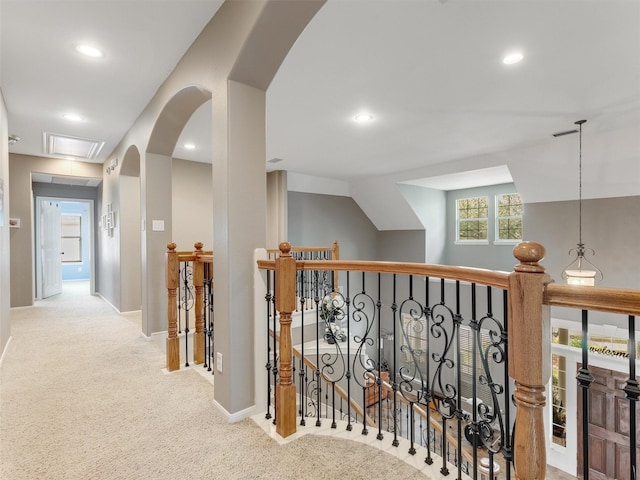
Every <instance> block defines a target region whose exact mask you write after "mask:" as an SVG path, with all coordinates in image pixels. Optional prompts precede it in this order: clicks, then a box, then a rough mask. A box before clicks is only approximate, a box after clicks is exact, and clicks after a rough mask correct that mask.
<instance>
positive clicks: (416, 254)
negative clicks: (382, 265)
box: [287, 192, 425, 263]
mask: <svg viewBox="0 0 640 480" xmlns="http://www.w3.org/2000/svg"><path fill="white" fill-rule="evenodd" d="M287 201H288V203H289V218H288V222H289V238H288V241H289V242H290V243H291V244H292V245H293V246H306V247H308V246H329V245H331V244H332V243H333V242H334V241H335V240H337V241H338V244H339V245H340V258H341V259H344V260H379V261H395V262H420V263H424V261H425V231H424V230H389V231H382V232H380V231H378V229H376V227H375V226H374V225H373V223H372V222H371V221H370V220H369V219H368V218H367V216H366V215H365V213H364V212H363V211H362V210H361V209H360V207H359V206H358V205H357V204H356V202H355V201H354V200H353V199H352V198H351V197H343V196H338V195H321V194H316V193H301V192H289V194H288V200H287Z"/></svg>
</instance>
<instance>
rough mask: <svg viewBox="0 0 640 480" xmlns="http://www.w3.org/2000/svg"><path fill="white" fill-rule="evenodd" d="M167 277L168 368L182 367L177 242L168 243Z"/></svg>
mask: <svg viewBox="0 0 640 480" xmlns="http://www.w3.org/2000/svg"><path fill="white" fill-rule="evenodd" d="M167 249H168V252H167V253H166V264H165V267H166V268H165V279H166V283H167V319H168V320H167V348H166V350H167V370H169V371H170V372H172V371H173V370H179V369H180V340H179V339H178V302H177V299H176V298H177V297H176V294H177V290H178V283H179V277H178V266H179V263H180V260H179V258H178V252H176V244H175V243H167Z"/></svg>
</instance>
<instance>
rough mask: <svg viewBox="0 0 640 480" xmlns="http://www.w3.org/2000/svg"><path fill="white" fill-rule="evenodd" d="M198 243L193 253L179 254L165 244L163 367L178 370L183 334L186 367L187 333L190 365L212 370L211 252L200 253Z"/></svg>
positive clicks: (199, 243)
mask: <svg viewBox="0 0 640 480" xmlns="http://www.w3.org/2000/svg"><path fill="white" fill-rule="evenodd" d="M202 247H203V244H202V243H201V242H197V243H195V245H194V248H195V250H194V251H193V252H178V251H176V244H175V243H169V244H167V253H166V258H165V265H166V285H167V316H168V319H167V340H166V357H167V360H166V368H167V370H168V371H170V372H171V371H173V370H178V369H179V368H180V357H181V355H180V338H179V336H178V335H179V334H184V335H183V338H184V341H183V344H184V349H185V351H184V362H185V366H189V358H190V353H189V340H190V338H191V337H190V336H189V332H190V330H191V328H192V327H195V332H194V334H193V339H192V343H193V344H192V348H193V362H194V363H195V364H203V365H204V366H205V367H207V368H208V369H209V370H210V371H212V366H211V363H212V352H213V341H214V339H213V253H212V252H210V251H203V250H202Z"/></svg>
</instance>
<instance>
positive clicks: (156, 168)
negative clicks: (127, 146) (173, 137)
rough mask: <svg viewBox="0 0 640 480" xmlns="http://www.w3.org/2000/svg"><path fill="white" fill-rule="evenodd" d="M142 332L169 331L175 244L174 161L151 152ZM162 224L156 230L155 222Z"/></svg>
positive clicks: (144, 170)
mask: <svg viewBox="0 0 640 480" xmlns="http://www.w3.org/2000/svg"><path fill="white" fill-rule="evenodd" d="M140 167H141V170H140V174H141V175H140V178H141V203H142V205H141V207H142V212H144V213H143V217H144V218H142V225H143V228H144V230H143V232H142V272H143V278H142V304H143V305H146V307H147V308H146V309H145V308H143V309H142V332H143V333H144V334H145V335H151V334H152V333H153V332H161V331H165V330H167V289H166V287H165V272H164V268H165V267H164V256H165V253H166V251H167V243H169V242H170V241H171V157H170V156H168V155H161V154H157V153H149V152H147V153H146V155H145V156H144V158H142V161H141V165H140ZM154 220H155V221H156V222H162V229H160V224H158V227H157V228H156V229H154V228H153V222H154Z"/></svg>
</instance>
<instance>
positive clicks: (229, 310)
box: [212, 80, 266, 421]
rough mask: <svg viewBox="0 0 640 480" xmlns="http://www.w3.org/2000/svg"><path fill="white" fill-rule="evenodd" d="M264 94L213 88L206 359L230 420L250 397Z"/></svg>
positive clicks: (262, 204)
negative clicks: (210, 348) (211, 348)
mask: <svg viewBox="0 0 640 480" xmlns="http://www.w3.org/2000/svg"><path fill="white" fill-rule="evenodd" d="M223 90H224V91H223ZM265 99H266V94H265V92H264V91H262V90H260V89H257V88H254V87H251V86H247V85H245V84H242V83H239V82H235V81H231V80H229V81H227V82H226V89H224V88H222V89H218V90H216V91H215V92H214V94H213V109H212V110H213V144H214V147H213V152H214V153H213V203H214V225H213V251H214V258H215V260H214V265H215V268H214V274H213V275H214V278H213V280H214V285H215V289H214V295H215V296H214V309H215V311H214V314H215V324H214V338H215V352H214V358H215V359H216V361H217V360H218V358H219V357H218V354H220V355H221V356H222V365H219V364H216V372H215V375H216V377H215V378H216V380H215V381H216V388H215V401H216V402H217V403H218V405H219V406H220V407H221V408H222V409H223V410H224V411H226V412H227V413H228V415H229V420H231V421H233V420H234V419H241V418H244V417H245V416H246V413H247V412H246V411H245V410H246V409H248V408H251V407H252V406H253V405H254V397H255V394H254V385H253V382H254V379H253V378H252V375H250V374H248V372H252V371H253V370H254V361H255V359H254V352H253V345H254V338H253V337H254V328H253V315H254V313H253V296H252V295H247V292H249V291H251V289H252V286H253V274H254V269H255V265H254V263H253V252H254V250H255V249H256V248H263V247H264V246H265V242H266V220H265V217H266V179H265V171H266V168H265V155H266V153H265ZM220 367H222V368H221V370H222V371H221V372H220Z"/></svg>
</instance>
